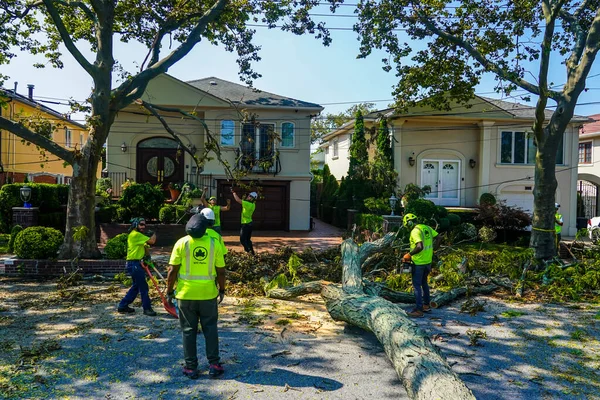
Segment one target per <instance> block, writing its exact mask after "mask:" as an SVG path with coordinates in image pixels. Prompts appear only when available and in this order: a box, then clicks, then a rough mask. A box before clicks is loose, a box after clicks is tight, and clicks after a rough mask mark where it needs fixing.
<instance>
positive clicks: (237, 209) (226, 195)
mask: <svg viewBox="0 0 600 400" xmlns="http://www.w3.org/2000/svg"><path fill="white" fill-rule="evenodd" d="M230 189H231V183H230V182H227V181H218V197H217V198H218V199H219V204H225V200H226V199H232V200H231V210H229V211H227V212H223V213H221V226H222V229H223V230H224V231H225V230H228V231H231V230H237V229H239V228H240V219H241V213H242V206H241V205H240V204H238V203H237V202H236V201H235V200H233V196H232V195H231V193H230ZM252 190H255V191H257V192H259V193H260V197H259V199H258V200H257V202H256V210H255V211H254V215H253V217H252V220H253V228H254V230H263V231H264V230H269V231H287V230H289V223H288V221H289V203H290V202H289V182H282V181H271V182H264V183H261V186H260V188H252V189H251V190H248V192H250V191H252ZM237 193H238V195H240V196H242V195H243V192H242V191H241V190H239V189H238V191H237Z"/></svg>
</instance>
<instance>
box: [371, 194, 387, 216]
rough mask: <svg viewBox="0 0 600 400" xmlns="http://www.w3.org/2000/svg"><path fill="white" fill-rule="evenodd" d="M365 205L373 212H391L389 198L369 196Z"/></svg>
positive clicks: (382, 213) (378, 213)
mask: <svg viewBox="0 0 600 400" xmlns="http://www.w3.org/2000/svg"><path fill="white" fill-rule="evenodd" d="M364 206H365V208H366V209H367V210H368V211H369V213H371V214H377V215H389V214H390V212H391V208H390V201H389V199H380V198H376V197H369V198H366V199H365V201H364Z"/></svg>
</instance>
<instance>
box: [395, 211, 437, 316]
mask: <svg viewBox="0 0 600 400" xmlns="http://www.w3.org/2000/svg"><path fill="white" fill-rule="evenodd" d="M402 223H403V225H404V227H405V228H408V229H410V230H411V231H410V252H408V253H406V254H405V255H404V257H402V261H403V262H405V263H409V262H411V261H412V263H413V264H414V265H413V266H412V284H413V288H414V290H415V299H416V303H417V304H416V307H415V308H414V309H413V310H412V311H410V312H408V313H407V314H408V316H409V317H413V318H419V317H423V312H429V311H431V306H430V305H429V302H430V295H429V285H428V284H427V276H428V275H429V273H430V272H431V262H432V260H433V251H434V250H436V249H437V248H438V247H439V245H440V241H441V240H440V239H441V238H440V236H438V233H437V232H436V231H435V230H434V229H433V228H431V227H429V226H427V225H424V224H417V216H416V215H414V214H406V215H405V216H404V218H403V219H402Z"/></svg>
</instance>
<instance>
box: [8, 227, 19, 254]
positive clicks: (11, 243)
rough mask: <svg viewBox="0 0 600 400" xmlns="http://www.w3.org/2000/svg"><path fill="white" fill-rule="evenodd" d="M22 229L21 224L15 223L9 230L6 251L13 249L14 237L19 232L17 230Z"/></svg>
mask: <svg viewBox="0 0 600 400" xmlns="http://www.w3.org/2000/svg"><path fill="white" fill-rule="evenodd" d="M22 230H23V227H22V226H21V225H15V226H13V227H12V229H11V230H10V239H9V240H8V251H9V252H11V253H12V252H13V251H15V239H16V238H17V235H18V234H19V232H21V231H22Z"/></svg>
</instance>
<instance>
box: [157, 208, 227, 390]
mask: <svg viewBox="0 0 600 400" xmlns="http://www.w3.org/2000/svg"><path fill="white" fill-rule="evenodd" d="M208 226H209V222H208V221H207V219H206V218H205V217H204V215H202V213H199V214H196V215H194V216H193V217H192V218H190V220H189V222H188V223H187V225H186V227H185V230H186V233H187V236H185V237H183V238H181V239H179V240H178V241H177V243H175V246H174V247H173V252H172V253H171V259H170V260H169V273H168V275H167V295H168V302H169V304H170V305H173V297H176V298H177V304H178V307H179V325H180V327H181V333H182V338H183V356H184V359H185V366H184V368H183V374H184V375H185V376H187V377H189V378H190V379H197V378H198V377H199V371H198V349H197V348H196V340H197V339H196V335H197V330H198V322H200V325H201V327H202V333H203V334H204V340H205V347H206V357H207V358H208V363H209V367H208V373H209V376H210V377H211V378H217V377H219V376H221V375H222V374H223V373H224V372H225V371H224V369H223V366H222V365H221V363H220V356H219V333H218V329H217V319H218V315H219V314H218V304H220V303H221V302H222V301H223V298H224V297H225V260H224V258H223V250H222V248H221V245H220V243H219V242H218V241H217V240H216V239H215V238H214V237H213V236H211V235H209V234H207V228H208ZM215 277H216V282H217V284H218V289H217V284H215ZM175 282H177V287H175ZM174 289H176V292H175V291H174Z"/></svg>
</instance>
